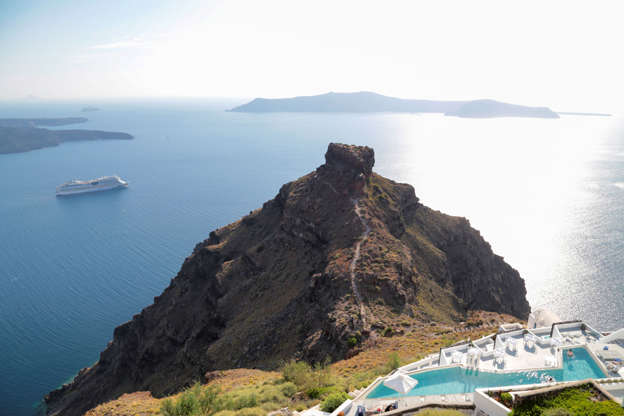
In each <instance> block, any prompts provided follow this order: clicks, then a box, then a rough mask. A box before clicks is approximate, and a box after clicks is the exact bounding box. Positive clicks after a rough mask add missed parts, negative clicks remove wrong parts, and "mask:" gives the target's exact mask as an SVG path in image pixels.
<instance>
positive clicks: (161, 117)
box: [0, 100, 624, 416]
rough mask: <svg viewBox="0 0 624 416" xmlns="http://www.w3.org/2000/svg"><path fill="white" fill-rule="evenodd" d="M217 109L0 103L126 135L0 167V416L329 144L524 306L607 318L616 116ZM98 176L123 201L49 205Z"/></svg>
mask: <svg viewBox="0 0 624 416" xmlns="http://www.w3.org/2000/svg"><path fill="white" fill-rule="evenodd" d="M235 104H237V103H235V102H223V101H200V100H187V101H152V102H139V101H125V102H97V103H93V102H89V103H76V102H57V103H40V102H32V103H22V104H16V103H0V117H67V116H82V115H84V116H86V117H88V118H89V119H90V120H89V122H87V123H84V124H80V125H74V126H66V127H63V128H88V129H103V130H112V131H123V132H128V133H130V134H132V135H134V136H135V137H136V139H135V140H133V141H105V142H104V141H103V142H84V143H71V144H62V145H61V146H58V147H54V148H46V149H40V150H36V151H32V152H28V153H21V154H12V155H0V178H2V179H0V195H2V197H1V198H0V237H1V238H0V415H12V416H23V415H32V414H33V413H35V411H36V409H37V405H38V403H39V402H40V400H41V398H42V396H43V395H44V394H45V393H46V392H48V391H49V390H51V389H53V388H55V387H58V386H59V385H60V384H62V383H63V382H66V381H68V380H69V379H70V378H71V377H72V376H73V375H74V374H76V372H77V371H78V370H79V369H80V368H82V367H85V366H88V365H91V364H92V363H94V362H95V361H97V359H98V355H99V352H100V351H101V350H102V349H104V348H105V346H106V344H107V342H108V341H109V340H110V339H111V336H112V332H113V329H114V327H115V326H117V325H119V324H120V323H122V322H125V321H127V320H129V319H131V318H132V316H133V315H134V314H136V313H138V312H139V311H140V310H141V308H143V307H145V306H147V305H149V304H150V303H152V301H153V297H154V296H156V295H158V294H159V293H160V292H161V291H162V290H163V289H164V288H165V287H166V286H167V285H168V284H169V281H170V279H171V278H173V277H174V276H175V274H176V272H177V271H178V269H179V267H180V265H181V263H182V261H183V260H184V258H185V257H186V256H187V255H189V254H190V252H191V251H192V249H193V247H194V245H195V244H196V243H197V242H199V241H201V240H203V239H205V238H207V236H208V234H209V233H210V231H211V230H213V229H215V228H217V227H219V226H222V225H225V224H227V223H229V222H232V221H234V220H236V219H238V218H239V217H241V216H242V215H244V214H246V213H248V212H249V211H250V210H252V209H255V208H257V207H259V206H261V204H262V203H263V202H264V201H266V200H268V199H270V198H272V197H273V196H275V195H276V194H277V192H278V190H279V187H280V186H281V185H282V184H283V183H285V182H287V181H289V180H293V179H295V178H297V177H299V176H301V175H303V174H305V173H307V172H309V171H311V170H313V169H314V168H316V167H317V166H318V165H320V164H321V163H323V154H324V152H325V150H326V147H327V144H328V142H330V141H341V142H347V143H355V144H365V145H370V146H373V147H374V148H375V152H376V161H377V162H376V165H375V170H376V171H377V172H379V173H380V174H383V175H385V176H387V177H390V178H392V179H395V180H397V181H401V182H407V183H410V184H412V185H413V186H414V187H415V190H416V194H417V195H418V196H419V197H420V198H421V201H422V202H423V203H425V204H427V205H429V206H431V207H433V208H435V209H439V210H442V211H444V212H447V213H449V214H453V215H462V216H466V217H468V218H469V219H470V221H471V224H472V225H473V226H474V227H475V228H477V229H479V230H480V231H481V232H482V234H483V236H484V237H485V238H486V239H487V240H488V241H489V242H490V243H491V244H492V247H493V249H494V251H495V252H496V253H498V254H500V255H503V256H504V257H505V259H506V260H507V261H508V262H509V263H510V264H511V265H512V266H514V267H515V268H517V269H518V270H519V271H520V273H521V275H522V276H523V277H524V278H525V279H526V281H527V289H528V297H529V301H530V302H531V304H532V305H534V306H539V305H548V306H549V307H551V308H552V309H553V310H555V312H557V313H559V314H560V315H561V316H562V317H563V318H577V317H578V318H583V319H586V320H588V321H589V322H590V323H591V324H593V325H594V326H596V327H597V328H598V329H603V330H608V329H613V328H615V327H616V326H618V325H619V326H621V325H622V322H624V300H623V299H624V284H623V283H624V277H623V275H622V273H621V271H622V270H624V256H622V253H624V221H622V218H624V133H623V130H622V127H623V126H624V124H623V123H622V119H621V118H618V117H611V118H603V117H572V116H569V117H563V118H561V119H559V120H539V119H495V120H467V119H458V118H452V117H444V116H438V115H426V116H419V115H410V114H377V115H370V114H368V115H366V114H364V115H362V114H240V113H230V112H225V111H223V110H224V109H226V108H228V107H232V106H234V105H235ZM84 105H97V106H98V107H100V108H102V110H101V111H98V112H92V113H85V114H82V113H80V112H79V109H80V108H82V107H83V106H84ZM115 173H116V174H119V175H121V176H122V177H123V178H124V179H126V180H128V181H129V182H130V187H129V188H128V189H125V190H119V191H111V192H106V193H97V194H88V195H81V196H76V197H71V198H56V197H55V196H54V188H55V187H56V186H57V185H59V184H60V183H62V182H65V181H67V180H69V179H72V178H83V179H87V178H95V177H98V176H103V175H111V174H115Z"/></svg>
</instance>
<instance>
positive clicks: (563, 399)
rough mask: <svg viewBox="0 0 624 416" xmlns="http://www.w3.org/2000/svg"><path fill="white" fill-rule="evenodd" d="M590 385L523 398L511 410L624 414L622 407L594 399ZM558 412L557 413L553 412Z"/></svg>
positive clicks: (518, 414) (521, 415)
mask: <svg viewBox="0 0 624 416" xmlns="http://www.w3.org/2000/svg"><path fill="white" fill-rule="evenodd" d="M594 394H595V392H594V389H593V386H591V385H584V386H579V387H575V388H569V389H565V390H562V391H560V392H557V393H555V394H549V395H540V396H537V397H533V398H530V399H525V400H523V401H522V402H521V403H520V404H518V405H517V406H515V408H514V410H513V411H512V412H511V415H513V416H541V415H544V414H547V413H546V412H547V411H553V412H555V411H556V410H557V411H561V410H563V411H567V412H568V413H567V414H569V415H572V416H624V408H622V407H621V406H620V405H619V404H617V403H615V402H613V401H610V400H604V401H594ZM554 414H557V415H558V414H559V413H554Z"/></svg>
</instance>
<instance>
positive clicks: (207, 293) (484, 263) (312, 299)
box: [46, 144, 529, 416]
mask: <svg viewBox="0 0 624 416" xmlns="http://www.w3.org/2000/svg"><path fill="white" fill-rule="evenodd" d="M325 159H326V163H325V164H324V165H322V166H320V167H319V168H318V169H316V171H314V172H312V173H310V174H308V175H306V176H304V177H302V178H299V179H297V180H296V181H294V182H290V183H288V184H286V185H284V186H282V188H281V189H280V191H279V193H278V195H277V196H276V197H275V198H274V199H272V200H270V201H268V202H266V203H265V204H264V205H263V206H262V208H260V209H258V210H256V211H254V212H252V213H251V214H250V215H248V216H246V217H244V218H242V219H241V220H240V221H238V222H235V223H233V224H230V225H228V226H225V227H223V228H221V229H218V230H216V231H213V232H212V233H211V234H210V237H209V238H208V239H207V240H205V241H204V242H202V243H200V244H198V245H197V246H196V247H195V249H194V250H193V253H192V254H191V256H189V257H188V258H187V259H186V260H185V262H184V264H183V265H182V268H181V270H180V272H179V273H178V275H177V276H176V277H175V278H174V279H173V280H172V281H171V284H170V286H169V287H168V288H167V289H165V291H164V292H163V293H162V294H161V295H160V296H158V297H157V298H155V299H154V304H153V305H151V306H148V307H147V308H145V309H144V310H143V311H142V312H141V313H140V314H139V315H136V316H135V317H134V318H133V319H132V321H130V322H127V323H125V324H123V325H121V326H120V327H118V328H117V329H116V330H115V332H114V337H113V341H112V342H111V343H110V344H109V346H108V347H107V348H106V350H104V351H103V352H102V353H101V355H100V359H99V361H98V362H97V363H96V364H95V365H94V366H93V367H91V368H89V369H85V370H83V371H81V372H80V374H79V375H78V376H77V377H76V378H75V379H74V381H73V382H72V383H70V384H68V385H65V386H63V387H62V388H60V389H58V390H55V391H53V392H51V393H50V394H49V395H48V396H47V397H46V402H47V405H48V413H49V414H52V415H60V414H62V415H69V416H71V415H80V414H82V413H84V411H86V410H87V409H89V408H91V407H93V406H95V405H96V404H98V403H100V402H102V401H105V400H110V399H113V398H115V397H117V396H119V395H121V394H122V393H125V392H130V391H136V390H150V391H151V392H152V393H153V394H154V395H155V396H161V395H164V394H168V393H172V392H174V391H176V390H178V389H179V388H181V387H183V386H185V385H187V384H188V383H190V382H192V381H193V380H198V379H201V378H202V375H203V374H204V373H205V372H206V371H209V370H215V369H227V368H234V367H242V366H244V367H260V368H271V367H275V366H277V365H278V364H279V363H280V362H281V361H282V360H284V359H288V358H291V357H296V358H302V359H306V360H310V361H317V360H323V359H325V358H326V357H330V358H332V359H338V358H342V357H344V356H345V355H346V354H347V352H348V350H349V346H348V343H347V340H348V339H349V338H350V337H352V336H355V337H357V338H360V339H364V338H368V337H375V336H377V334H379V333H380V332H381V331H382V330H383V329H384V328H386V327H387V326H392V325H393V324H394V323H396V322H405V321H408V322H409V321H412V322H428V321H431V320H436V321H453V320H460V319H463V318H464V317H465V314H466V312H467V310H469V309H484V310H491V311H497V312H502V313H508V314H511V315H515V316H517V317H521V318H524V317H526V316H527V315H528V312H529V305H528V303H527V301H526V299H525V293H526V290H525V287H524V282H523V280H522V279H521V278H520V276H519V275H518V273H517V272H516V271H515V270H514V269H513V268H511V267H510V266H509V265H507V264H506V263H505V262H504V261H503V259H502V258H501V257H499V256H496V255H494V254H493V253H492V250H491V248H490V246H489V244H488V243H486V242H485V241H484V240H483V239H482V238H481V236H480V235H479V233H478V231H476V230H474V229H472V228H471V227H470V224H469V223H468V221H467V220H466V219H464V218H458V217H451V216H448V215H445V214H442V213H440V212H437V211H433V210H431V209H429V208H427V207H425V206H423V205H422V204H420V203H419V201H418V198H417V197H416V196H415V194H414V190H413V188H412V187H411V186H409V185H405V184H398V183H395V182H393V181H391V180H388V179H385V178H383V177H381V176H379V175H377V174H375V173H373V172H372V168H373V164H374V153H373V150H372V149H370V148H368V147H357V146H346V145H341V144H330V146H329V148H328V150H327V153H326V155H325Z"/></svg>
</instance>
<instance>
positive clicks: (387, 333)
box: [381, 326, 392, 337]
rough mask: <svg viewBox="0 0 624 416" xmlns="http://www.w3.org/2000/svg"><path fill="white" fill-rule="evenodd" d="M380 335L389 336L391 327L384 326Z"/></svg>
mask: <svg viewBox="0 0 624 416" xmlns="http://www.w3.org/2000/svg"><path fill="white" fill-rule="evenodd" d="M381 336H384V337H391V336H392V328H390V327H389V326H387V327H385V328H384V330H383V331H382V332H381Z"/></svg>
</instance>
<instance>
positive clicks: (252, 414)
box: [236, 407, 267, 416]
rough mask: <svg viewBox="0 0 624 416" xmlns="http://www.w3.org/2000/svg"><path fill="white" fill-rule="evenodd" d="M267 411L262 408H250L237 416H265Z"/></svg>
mask: <svg viewBox="0 0 624 416" xmlns="http://www.w3.org/2000/svg"><path fill="white" fill-rule="evenodd" d="M266 413H267V412H266V410H264V409H262V408H260V407H248V408H246V409H242V410H240V411H238V412H236V416H265V415H266Z"/></svg>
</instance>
